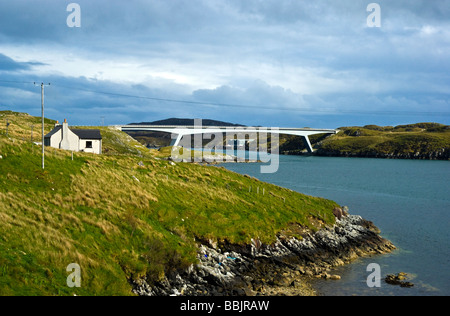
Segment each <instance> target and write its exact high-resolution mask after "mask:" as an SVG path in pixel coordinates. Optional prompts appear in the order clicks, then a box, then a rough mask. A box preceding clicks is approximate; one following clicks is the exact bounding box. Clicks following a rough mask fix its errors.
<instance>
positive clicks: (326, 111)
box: [0, 80, 450, 116]
mask: <svg viewBox="0 0 450 316" xmlns="http://www.w3.org/2000/svg"><path fill="white" fill-rule="evenodd" d="M0 83H20V84H34V83H33V82H26V81H12V80H0ZM53 86H56V87H61V88H65V89H70V90H78V91H84V92H89V93H94V94H101V95H107V96H115V97H121V98H133V99H141V100H151V101H159V102H171V103H183V104H192V105H206V106H216V107H232V108H246V109H253V110H272V111H273V110H275V111H287V112H308V113H317V114H332V115H340V114H354V115H408V116H421V115H423V116H450V112H434V111H420V112H412V111H388V110H380V111H357V110H345V109H311V108H286V107H274V106H265V105H258V106H254V105H248V104H232V103H221V102H207V101H192V100H180V99H171V98H158V97H150V96H139V95H134V94H125V93H116V92H107V91H99V90H94V89H86V88H77V87H69V86H65V85H62V84H53Z"/></svg>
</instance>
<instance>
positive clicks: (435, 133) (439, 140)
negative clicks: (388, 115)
mask: <svg viewBox="0 0 450 316" xmlns="http://www.w3.org/2000/svg"><path fill="white" fill-rule="evenodd" d="M339 130H340V132H339V133H338V134H337V135H332V136H329V137H321V136H320V135H315V138H314V137H311V143H312V144H313V146H314V148H315V149H316V150H317V151H316V154H318V155H332V156H361V157H366V156H367V157H399V158H414V157H418V158H427V157H430V156H431V157H437V158H438V156H439V155H441V158H445V157H447V156H448V152H449V151H450V126H447V125H442V124H437V123H417V124H409V125H399V126H396V127H392V126H387V127H384V126H377V125H366V126H364V127H341V128H339ZM296 148H303V143H302V141H301V139H298V138H295V139H289V140H288V141H287V142H285V143H284V144H283V145H282V146H281V148H280V152H286V151H290V153H295V152H296Z"/></svg>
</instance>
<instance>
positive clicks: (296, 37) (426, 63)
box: [0, 0, 450, 128]
mask: <svg viewBox="0 0 450 316" xmlns="http://www.w3.org/2000/svg"><path fill="white" fill-rule="evenodd" d="M72 3H75V4H77V5H78V8H79V11H78V9H73V8H72V7H71V6H69V5H70V4H72ZM370 3H376V4H378V9H372V10H369V11H368V5H369V4H370ZM68 6H69V8H68ZM68 9H69V10H68ZM78 13H79V14H78ZM377 14H378V15H377ZM78 22H79V25H73V24H74V23H78ZM375 22H379V24H375V25H374V23H375ZM71 26H72V27H71ZM34 82H36V83H37V84H36V85H35V84H33V83H34ZM40 83H46V84H48V83H50V85H49V86H45V115H46V117H48V118H51V119H55V120H60V121H62V120H64V119H65V118H66V119H68V121H69V124H71V125H101V124H105V125H113V124H127V123H131V122H149V121H154V120H160V119H166V118H172V117H178V118H203V119H215V120H222V121H226V122H232V123H238V124H243V125H248V126H268V127H313V128H338V127H342V126H363V125H367V124H376V125H382V126H388V125H389V126H395V125H400V124H409V123H417V122H438V123H443V124H450V0H433V1H429V0H385V1H381V0H379V1H377V2H373V1H372V0H339V1H336V0H317V1H303V0H145V1H144V0H128V1H123V0H120V1H119V0H95V1H94V0H78V1H73V0H70V1H64V0H14V1H1V3H0V97H1V99H0V111H2V110H13V111H18V112H26V113H29V114H31V115H35V116H40V115H41V89H40Z"/></svg>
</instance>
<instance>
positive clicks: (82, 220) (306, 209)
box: [0, 112, 337, 295]
mask: <svg viewBox="0 0 450 316" xmlns="http://www.w3.org/2000/svg"><path fill="white" fill-rule="evenodd" d="M6 119H8V120H9V122H10V123H11V124H10V126H9V131H8V132H9V137H6V135H5V130H1V132H0V156H1V158H0V295H73V294H77V295H131V286H130V283H129V280H130V279H136V278H139V277H142V276H147V277H148V278H149V279H150V280H158V279H160V278H161V277H162V276H163V275H164V274H165V273H167V272H169V271H171V270H172V269H180V268H185V267H187V266H189V265H190V264H192V263H195V261H196V249H197V248H196V247H197V245H198V242H199V241H202V240H203V241H205V240H208V239H212V240H218V241H224V240H227V241H229V242H231V243H239V244H243V243H248V242H250V240H251V238H259V239H261V240H262V241H263V242H271V241H273V240H274V237H275V235H276V234H277V233H278V232H280V231H281V230H284V229H287V228H288V227H290V224H291V223H298V224H301V225H304V226H308V227H310V228H311V229H318V228H319V227H320V226H321V225H324V224H331V223H333V221H334V216H333V215H332V210H333V208H334V207H336V206H337V205H336V203H335V202H333V201H329V200H325V199H321V198H316V197H310V196H306V195H303V194H300V193H296V192H292V191H290V190H288V189H284V188H280V187H277V186H274V185H270V184H267V183H263V182H260V181H258V180H257V179H255V178H251V177H248V176H241V175H239V174H236V173H233V172H230V171H227V170H226V169H224V168H221V167H207V166H201V165H197V164H187V163H179V164H174V163H171V162H169V161H166V160H162V159H158V158H156V157H155V155H156V153H155V152H152V151H149V150H148V149H146V148H145V147H143V146H142V145H140V144H139V143H138V142H136V141H134V140H133V139H131V138H130V137H129V136H128V135H126V134H124V133H122V132H119V131H116V130H111V129H109V128H101V130H102V136H103V141H104V148H103V151H104V152H105V153H106V154H104V155H100V156H97V155H92V154H85V153H75V154H74V158H73V160H72V156H71V153H69V152H66V151H62V150H58V149H52V148H46V168H45V170H42V169H41V164H40V162H41V154H40V151H41V147H40V146H38V145H35V144H32V143H31V137H30V136H31V135H30V125H31V124H38V122H40V119H39V118H35V117H32V116H29V115H27V114H23V113H13V112H0V122H2V123H3V122H6ZM53 124H54V121H51V120H46V132H48V131H50V130H51V128H52V126H53ZM37 129H40V126H39V128H37V125H35V128H34V131H35V137H36V138H35V139H34V140H35V141H36V140H37V133H36V130H37ZM258 188H259V190H258ZM258 191H259V194H258V193H257V192H258ZM263 191H264V192H265V194H264V195H263V194H262V192H263ZM293 234H294V232H293ZM71 263H77V264H79V265H80V267H81V277H82V280H81V287H80V288H69V287H68V286H67V285H66V278H67V277H68V275H69V274H70V272H67V271H66V267H67V266H68V265H69V264H71Z"/></svg>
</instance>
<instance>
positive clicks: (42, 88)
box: [34, 82, 50, 169]
mask: <svg viewBox="0 0 450 316" xmlns="http://www.w3.org/2000/svg"><path fill="white" fill-rule="evenodd" d="M34 84H36V82H35V83H34ZM49 85H50V83H49V84H47V86H49ZM44 86H46V85H45V84H44V83H43V82H42V83H41V110H42V169H45V144H44Z"/></svg>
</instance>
